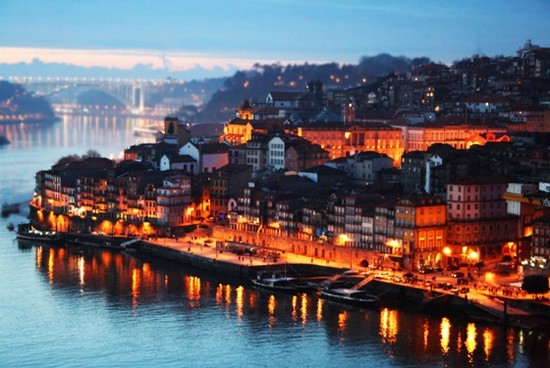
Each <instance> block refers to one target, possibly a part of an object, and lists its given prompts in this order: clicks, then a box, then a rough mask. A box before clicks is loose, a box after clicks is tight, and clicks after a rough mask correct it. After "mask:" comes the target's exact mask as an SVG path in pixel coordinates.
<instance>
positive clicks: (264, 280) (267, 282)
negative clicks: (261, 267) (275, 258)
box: [251, 274, 312, 292]
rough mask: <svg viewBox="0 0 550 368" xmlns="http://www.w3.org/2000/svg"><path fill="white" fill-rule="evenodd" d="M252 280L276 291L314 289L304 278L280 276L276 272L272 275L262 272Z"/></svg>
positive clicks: (258, 284)
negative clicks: (263, 274) (267, 275)
mask: <svg viewBox="0 0 550 368" xmlns="http://www.w3.org/2000/svg"><path fill="white" fill-rule="evenodd" d="M251 281H252V283H253V284H254V285H256V286H258V287H261V288H265V289H270V290H276V291H284V292H305V291H309V290H311V289H312V288H311V286H310V285H309V284H308V283H307V282H305V281H304V280H302V279H300V278H298V277H289V276H286V275H283V276H279V275H276V274H274V275H272V276H271V277H263V276H262V275H261V274H258V276H257V277H256V278H255V279H252V280H251Z"/></svg>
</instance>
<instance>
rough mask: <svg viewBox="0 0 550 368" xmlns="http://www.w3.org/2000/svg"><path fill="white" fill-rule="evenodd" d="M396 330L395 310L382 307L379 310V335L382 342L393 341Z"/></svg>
mask: <svg viewBox="0 0 550 368" xmlns="http://www.w3.org/2000/svg"><path fill="white" fill-rule="evenodd" d="M397 331H398V319H397V313H396V311H395V310H389V309H388V308H384V309H383V310H382V311H381V312H380V336H382V342H383V343H394V342H395V341H396V337H397Z"/></svg>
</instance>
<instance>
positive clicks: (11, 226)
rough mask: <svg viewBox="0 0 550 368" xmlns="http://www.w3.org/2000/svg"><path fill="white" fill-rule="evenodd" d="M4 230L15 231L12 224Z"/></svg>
mask: <svg viewBox="0 0 550 368" xmlns="http://www.w3.org/2000/svg"><path fill="white" fill-rule="evenodd" d="M6 229H8V231H13V230H15V225H14V224H12V223H11V222H10V223H9V224H8V225H7V226H6Z"/></svg>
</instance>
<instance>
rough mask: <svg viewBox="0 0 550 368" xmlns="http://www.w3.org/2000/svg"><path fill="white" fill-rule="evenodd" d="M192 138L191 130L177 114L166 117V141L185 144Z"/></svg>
mask: <svg viewBox="0 0 550 368" xmlns="http://www.w3.org/2000/svg"><path fill="white" fill-rule="evenodd" d="M190 139H191V132H190V131H189V129H188V128H187V126H186V124H185V123H184V122H182V121H180V119H179V118H177V117H175V116H167V117H165V118H164V137H163V141H164V142H166V143H171V144H177V145H178V146H183V145H184V144H185V143H187V142H189V140H190Z"/></svg>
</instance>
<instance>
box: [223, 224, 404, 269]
mask: <svg viewBox="0 0 550 368" xmlns="http://www.w3.org/2000/svg"><path fill="white" fill-rule="evenodd" d="M212 237H214V238H215V239H218V240H224V241H230V242H237V243H242V244H249V245H257V246H262V247H266V248H270V249H274V250H278V251H280V252H282V253H284V252H288V253H293V254H298V255H302V256H306V257H311V258H316V259H324V260H325V261H327V265H331V263H335V262H337V263H340V264H342V265H346V267H348V266H349V267H350V268H354V269H359V268H361V267H364V266H361V264H362V261H364V260H366V261H367V262H368V263H369V265H372V266H377V267H378V268H386V269H390V268H394V267H396V266H397V265H396V263H395V262H393V261H392V260H391V259H389V258H388V257H385V256H384V255H383V254H380V253H379V252H378V251H372V250H367V249H359V248H349V247H342V246H336V245H333V244H326V243H319V242H317V241H310V240H301V239H295V238H290V237H285V236H275V235H268V234H264V233H254V232H247V231H238V230H233V229H228V228H226V227H223V226H217V225H214V226H213V227H212Z"/></svg>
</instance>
